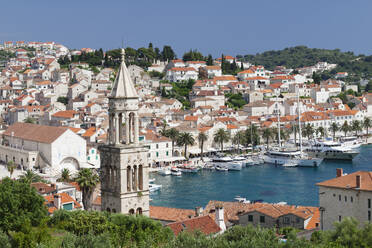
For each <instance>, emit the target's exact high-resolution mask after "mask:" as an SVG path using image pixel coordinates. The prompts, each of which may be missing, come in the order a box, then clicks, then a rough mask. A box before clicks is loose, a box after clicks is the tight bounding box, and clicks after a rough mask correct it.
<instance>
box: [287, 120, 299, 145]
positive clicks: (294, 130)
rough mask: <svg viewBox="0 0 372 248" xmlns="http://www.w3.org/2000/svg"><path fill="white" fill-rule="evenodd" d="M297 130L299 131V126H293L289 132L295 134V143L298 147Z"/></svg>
mask: <svg viewBox="0 0 372 248" xmlns="http://www.w3.org/2000/svg"><path fill="white" fill-rule="evenodd" d="M297 129H298V126H297V125H296V124H292V126H291V128H290V129H289V130H288V131H289V132H288V133H289V134H292V133H293V136H294V143H295V145H296V146H297Z"/></svg>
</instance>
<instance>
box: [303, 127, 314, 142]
mask: <svg viewBox="0 0 372 248" xmlns="http://www.w3.org/2000/svg"><path fill="white" fill-rule="evenodd" d="M313 134H314V128H313V126H312V125H310V123H308V124H307V125H306V126H305V128H304V129H303V130H302V135H303V136H305V137H307V139H310V138H311V137H312V136H313Z"/></svg>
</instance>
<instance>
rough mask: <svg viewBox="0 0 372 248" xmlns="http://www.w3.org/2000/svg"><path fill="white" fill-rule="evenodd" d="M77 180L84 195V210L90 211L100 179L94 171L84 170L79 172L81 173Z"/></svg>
mask: <svg viewBox="0 0 372 248" xmlns="http://www.w3.org/2000/svg"><path fill="white" fill-rule="evenodd" d="M75 180H76V182H77V183H78V184H79V187H80V189H81V191H82V193H83V199H82V200H83V205H84V209H86V210H90V208H91V202H92V195H93V191H94V189H95V187H96V185H97V184H98V182H99V177H98V175H97V173H96V172H95V171H94V170H92V169H88V168H83V169H81V170H79V173H78V175H77V177H76V178H75Z"/></svg>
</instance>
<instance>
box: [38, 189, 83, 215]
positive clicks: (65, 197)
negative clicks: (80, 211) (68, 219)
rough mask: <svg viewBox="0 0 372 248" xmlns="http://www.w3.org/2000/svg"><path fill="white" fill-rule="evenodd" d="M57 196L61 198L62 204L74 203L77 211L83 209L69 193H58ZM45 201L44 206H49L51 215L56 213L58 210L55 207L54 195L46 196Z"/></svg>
mask: <svg viewBox="0 0 372 248" xmlns="http://www.w3.org/2000/svg"><path fill="white" fill-rule="evenodd" d="M57 195H59V196H61V203H62V204H66V203H70V202H73V203H74V208H75V209H76V208H81V207H82V206H81V205H80V204H79V203H78V202H77V201H76V200H75V199H74V198H72V197H71V196H69V195H68V194H67V193H58V194H57ZM44 199H45V203H44V204H45V205H47V207H48V212H49V214H52V213H53V212H54V211H56V210H57V208H56V207H55V206H54V195H47V196H44Z"/></svg>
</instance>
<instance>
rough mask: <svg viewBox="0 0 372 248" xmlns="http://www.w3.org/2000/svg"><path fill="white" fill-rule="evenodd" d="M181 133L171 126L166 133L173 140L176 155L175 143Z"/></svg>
mask: <svg viewBox="0 0 372 248" xmlns="http://www.w3.org/2000/svg"><path fill="white" fill-rule="evenodd" d="M179 134H180V133H179V132H178V130H177V129H175V128H171V129H168V130H167V131H166V132H165V135H164V136H166V137H168V138H170V139H171V140H172V156H174V143H175V142H176V141H177V139H178V135H179Z"/></svg>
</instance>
